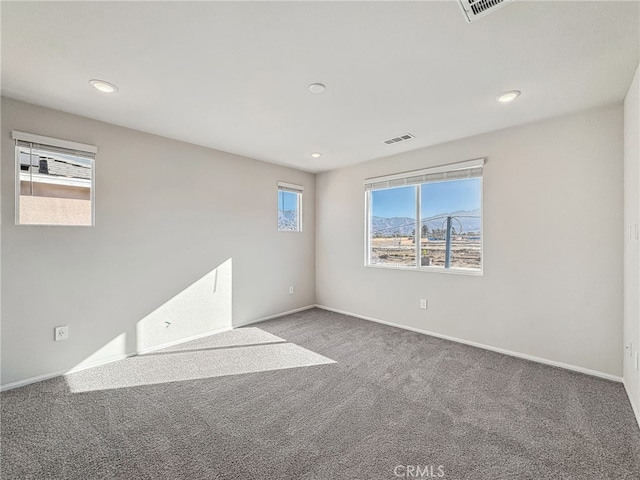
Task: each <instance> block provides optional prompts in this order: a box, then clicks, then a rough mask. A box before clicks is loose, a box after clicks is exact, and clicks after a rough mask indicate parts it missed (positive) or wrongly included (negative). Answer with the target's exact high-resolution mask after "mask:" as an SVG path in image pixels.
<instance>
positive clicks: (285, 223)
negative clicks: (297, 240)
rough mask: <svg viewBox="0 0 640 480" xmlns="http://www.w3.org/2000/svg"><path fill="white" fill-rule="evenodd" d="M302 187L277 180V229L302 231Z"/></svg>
mask: <svg viewBox="0 0 640 480" xmlns="http://www.w3.org/2000/svg"><path fill="white" fill-rule="evenodd" d="M303 190H304V187H302V186H300V185H294V184H292V183H285V182H278V230H279V231H281V232H301V231H302V192H303Z"/></svg>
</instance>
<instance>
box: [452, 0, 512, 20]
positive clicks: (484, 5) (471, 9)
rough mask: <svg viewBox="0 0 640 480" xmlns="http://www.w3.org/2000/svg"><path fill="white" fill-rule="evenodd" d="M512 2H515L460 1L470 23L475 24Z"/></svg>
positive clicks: (491, 0)
mask: <svg viewBox="0 0 640 480" xmlns="http://www.w3.org/2000/svg"><path fill="white" fill-rule="evenodd" d="M511 2H513V0H458V3H459V4H460V8H462V11H463V13H464V18H465V19H466V20H467V22H468V23H471V22H475V21H476V20H478V19H479V18H482V17H484V16H485V15H489V14H490V13H491V12H494V11H495V10H497V9H499V8H500V7H504V6H505V5H506V4H507V3H511Z"/></svg>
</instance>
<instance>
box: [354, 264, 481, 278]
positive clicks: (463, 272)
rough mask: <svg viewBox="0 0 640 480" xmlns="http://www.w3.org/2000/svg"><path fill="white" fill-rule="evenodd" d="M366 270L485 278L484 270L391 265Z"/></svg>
mask: <svg viewBox="0 0 640 480" xmlns="http://www.w3.org/2000/svg"><path fill="white" fill-rule="evenodd" d="M365 268H376V269H381V270H404V271H410V272H426V273H444V274H445V275H466V276H470V277H482V276H484V273H483V270H471V269H464V268H441V267H393V266H391V265H365Z"/></svg>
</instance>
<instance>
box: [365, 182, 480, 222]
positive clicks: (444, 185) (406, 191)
mask: <svg viewBox="0 0 640 480" xmlns="http://www.w3.org/2000/svg"><path fill="white" fill-rule="evenodd" d="M415 189H416V187H414V186H411V187H401V188H390V189H386V190H374V191H373V192H372V195H371V198H372V202H371V203H372V206H371V209H372V215H373V216H374V217H409V218H415V216H416V203H415V195H416V193H415ZM480 189H481V179H479V178H470V179H467V180H457V181H449V182H434V183H427V184H424V185H422V198H421V206H422V212H421V214H420V216H421V217H422V218H428V217H434V216H436V215H439V214H442V213H451V212H455V211H458V210H475V209H476V208H480Z"/></svg>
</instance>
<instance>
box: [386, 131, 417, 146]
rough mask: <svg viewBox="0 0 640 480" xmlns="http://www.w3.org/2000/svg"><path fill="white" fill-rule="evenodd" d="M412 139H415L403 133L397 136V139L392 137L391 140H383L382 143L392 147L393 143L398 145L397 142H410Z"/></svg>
mask: <svg viewBox="0 0 640 480" xmlns="http://www.w3.org/2000/svg"><path fill="white" fill-rule="evenodd" d="M412 138H415V137H414V136H413V135H411V134H410V133H405V134H404V135H398V136H397V137H393V138H390V139H389V140H385V141H384V143H386V144H387V145H393V144H394V143H398V142H406V141H407V140H411V139H412Z"/></svg>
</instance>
